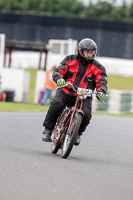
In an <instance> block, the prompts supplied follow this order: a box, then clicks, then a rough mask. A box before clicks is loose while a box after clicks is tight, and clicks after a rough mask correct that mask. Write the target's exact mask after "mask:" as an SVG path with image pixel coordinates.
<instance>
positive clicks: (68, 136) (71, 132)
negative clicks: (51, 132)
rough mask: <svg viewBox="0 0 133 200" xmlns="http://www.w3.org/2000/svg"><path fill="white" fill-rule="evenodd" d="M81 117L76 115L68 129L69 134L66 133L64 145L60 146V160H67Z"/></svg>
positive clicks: (78, 114)
mask: <svg viewBox="0 0 133 200" xmlns="http://www.w3.org/2000/svg"><path fill="white" fill-rule="evenodd" d="M81 120H82V115H81V114H80V113H76V114H75V116H74V118H73V121H72V125H71V128H70V129H69V133H66V136H65V139H64V143H63V146H62V158H67V157H68V156H69V154H70V152H71V150H72V148H73V145H74V142H75V139H76V136H77V134H78V131H79V128H80V125H81Z"/></svg>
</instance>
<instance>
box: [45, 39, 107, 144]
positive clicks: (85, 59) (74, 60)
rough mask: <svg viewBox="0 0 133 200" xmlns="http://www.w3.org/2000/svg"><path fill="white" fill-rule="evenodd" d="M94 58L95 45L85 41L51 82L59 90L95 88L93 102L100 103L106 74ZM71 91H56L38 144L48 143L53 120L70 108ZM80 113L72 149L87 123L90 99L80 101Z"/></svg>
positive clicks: (105, 90)
mask: <svg viewBox="0 0 133 200" xmlns="http://www.w3.org/2000/svg"><path fill="white" fill-rule="evenodd" d="M96 55H97V45H96V43H95V42H94V41H93V40H92V39H90V38H85V39H83V40H81V41H80V42H79V44H78V48H77V53H76V54H74V55H68V56H66V57H65V58H64V60H63V61H62V62H61V63H60V66H59V67H57V68H56V69H55V71H54V72H53V80H54V82H55V83H56V84H57V85H58V87H59V86H63V85H65V83H66V82H68V81H70V82H71V83H72V84H75V85H76V86H77V87H81V88H86V89H91V90H94V89H95V88H96V91H97V92H98V93H97V98H98V99H99V100H103V99H104V97H105V94H106V92H107V74H106V70H105V68H104V67H103V66H102V65H101V64H100V63H99V62H98V61H96V60H95V57H96ZM74 102H75V97H74V91H73V90H72V89H71V86H67V87H64V88H59V89H58V90H57V92H56V95H55V97H54V99H53V102H52V104H51V106H50V107H49V110H48V112H47V114H46V118H45V120H44V122H43V126H44V127H45V129H44V131H43V138H42V140H43V141H45V142H51V134H52V130H53V128H54V126H55V124H56V120H57V118H58V116H59V114H60V112H61V111H62V110H63V108H64V107H65V106H68V105H70V104H74ZM83 111H84V113H85V115H84V118H83V121H82V123H81V126H80V129H79V133H78V135H77V138H76V141H75V145H79V143H80V141H81V137H80V136H81V135H82V133H83V132H84V131H85V129H86V127H87V125H88V124H89V123H90V120H91V117H92V115H91V112H92V98H91V97H87V98H86V99H85V100H84V101H83Z"/></svg>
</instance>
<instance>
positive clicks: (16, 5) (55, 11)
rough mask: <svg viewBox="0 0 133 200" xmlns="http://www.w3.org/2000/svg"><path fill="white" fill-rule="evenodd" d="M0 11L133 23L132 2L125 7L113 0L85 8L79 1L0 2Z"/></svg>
mask: <svg viewBox="0 0 133 200" xmlns="http://www.w3.org/2000/svg"><path fill="white" fill-rule="evenodd" d="M0 11H5V12H6V11H7V12H9V11H13V12H14V11H19V12H25V13H34V14H44V15H58V16H70V17H72V16H74V17H89V18H90V17H91V18H99V19H115V20H122V21H133V2H132V3H131V4H130V5H127V4H126V1H125V0H123V3H122V5H121V6H116V4H115V0H112V3H109V2H107V1H100V0H99V1H98V3H97V4H93V3H92V1H91V0H90V1H89V4H88V5H87V6H85V5H84V4H83V2H82V1H81V0H0Z"/></svg>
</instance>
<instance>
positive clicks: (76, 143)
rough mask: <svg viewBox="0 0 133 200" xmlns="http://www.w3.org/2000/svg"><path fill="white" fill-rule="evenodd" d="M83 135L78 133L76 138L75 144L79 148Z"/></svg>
mask: <svg viewBox="0 0 133 200" xmlns="http://www.w3.org/2000/svg"><path fill="white" fill-rule="evenodd" d="M82 134H83V133H78V135H77V137H76V140H75V143H74V145H75V146H78V145H79V144H80V142H81V135H82Z"/></svg>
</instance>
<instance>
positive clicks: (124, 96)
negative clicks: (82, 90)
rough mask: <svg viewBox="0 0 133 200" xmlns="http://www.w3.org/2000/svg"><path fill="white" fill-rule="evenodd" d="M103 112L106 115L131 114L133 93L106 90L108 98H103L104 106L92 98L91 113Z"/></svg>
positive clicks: (132, 111)
mask: <svg viewBox="0 0 133 200" xmlns="http://www.w3.org/2000/svg"><path fill="white" fill-rule="evenodd" d="M95 111H105V112H108V113H114V114H120V113H133V91H123V90H115V89H110V90H108V97H106V98H105V104H102V103H101V102H100V101H98V100H97V99H96V97H94V99H93V112H95Z"/></svg>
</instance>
